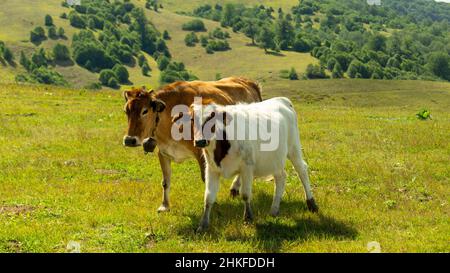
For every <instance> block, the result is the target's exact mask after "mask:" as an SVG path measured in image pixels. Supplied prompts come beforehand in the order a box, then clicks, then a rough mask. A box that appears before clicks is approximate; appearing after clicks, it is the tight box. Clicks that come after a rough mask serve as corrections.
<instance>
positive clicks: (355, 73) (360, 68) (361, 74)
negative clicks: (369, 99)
mask: <svg viewBox="0 0 450 273" xmlns="http://www.w3.org/2000/svg"><path fill="white" fill-rule="evenodd" d="M347 75H348V76H349V77H350V78H364V79H369V78H370V76H371V75H370V73H369V70H368V69H367V67H366V65H364V64H363V63H362V62H360V61H358V60H353V61H352V62H351V63H350V66H349V67H348V70H347Z"/></svg>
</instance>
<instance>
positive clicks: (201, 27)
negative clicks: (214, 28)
mask: <svg viewBox="0 0 450 273" xmlns="http://www.w3.org/2000/svg"><path fill="white" fill-rule="evenodd" d="M182 29H183V30H186V31H196V32H201V31H206V27H205V24H204V23H203V21H202V20H200V19H194V20H192V21H189V22H187V23H185V24H183V27H182Z"/></svg>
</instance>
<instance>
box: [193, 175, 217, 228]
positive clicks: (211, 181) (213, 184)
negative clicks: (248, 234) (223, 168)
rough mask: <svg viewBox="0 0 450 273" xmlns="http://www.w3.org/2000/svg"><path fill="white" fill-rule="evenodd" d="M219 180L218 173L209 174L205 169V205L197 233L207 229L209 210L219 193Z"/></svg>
mask: <svg viewBox="0 0 450 273" xmlns="http://www.w3.org/2000/svg"><path fill="white" fill-rule="evenodd" d="M219 179H220V176H219V174H218V173H215V172H211V171H209V170H208V168H206V181H205V183H206V185H205V186H206V187H205V203H204V209H203V216H202V219H201V221H200V226H199V227H198V229H197V232H202V231H205V230H206V229H207V228H208V227H209V215H210V214H211V209H212V207H213V205H214V202H216V198H217V192H218V191H219V184H220V183H219Z"/></svg>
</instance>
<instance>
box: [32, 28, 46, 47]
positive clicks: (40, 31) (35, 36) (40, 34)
mask: <svg viewBox="0 0 450 273" xmlns="http://www.w3.org/2000/svg"><path fill="white" fill-rule="evenodd" d="M46 38H47V37H46V36H45V30H44V28H42V27H36V28H35V29H34V30H32V31H31V32H30V41H31V42H32V43H39V42H41V41H43V40H45V39H46Z"/></svg>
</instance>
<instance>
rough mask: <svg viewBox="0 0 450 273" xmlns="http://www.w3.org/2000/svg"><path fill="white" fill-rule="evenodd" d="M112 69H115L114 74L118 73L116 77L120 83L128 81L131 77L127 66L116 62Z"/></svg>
mask: <svg viewBox="0 0 450 273" xmlns="http://www.w3.org/2000/svg"><path fill="white" fill-rule="evenodd" d="M112 70H113V71H114V74H116V78H117V80H118V81H119V83H128V78H129V77H130V75H129V73H128V70H127V69H126V68H125V66H123V65H120V64H116V65H115V66H114V67H113V69H112Z"/></svg>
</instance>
